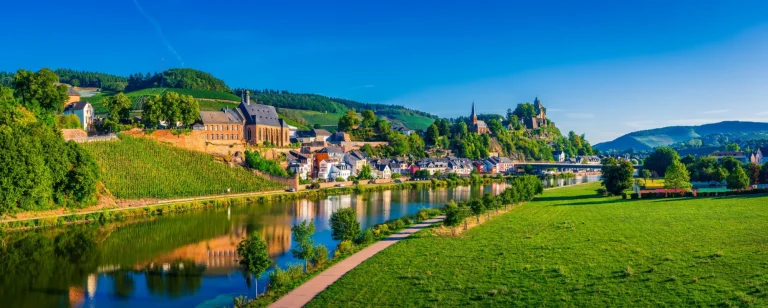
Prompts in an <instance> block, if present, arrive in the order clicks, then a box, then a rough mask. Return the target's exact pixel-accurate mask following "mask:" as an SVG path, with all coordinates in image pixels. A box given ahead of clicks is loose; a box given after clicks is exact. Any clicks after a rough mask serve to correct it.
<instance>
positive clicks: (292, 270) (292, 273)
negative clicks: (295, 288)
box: [268, 264, 304, 289]
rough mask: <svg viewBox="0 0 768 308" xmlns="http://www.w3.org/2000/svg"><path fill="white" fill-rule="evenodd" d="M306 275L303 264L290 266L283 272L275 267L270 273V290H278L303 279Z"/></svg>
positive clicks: (278, 267)
mask: <svg viewBox="0 0 768 308" xmlns="http://www.w3.org/2000/svg"><path fill="white" fill-rule="evenodd" d="M302 275H304V266H303V265H301V264H292V265H289V266H288V268H287V269H285V270H283V269H282V268H280V266H275V270H274V271H273V272H271V273H269V284H268V286H269V288H270V289H278V288H281V287H284V286H287V285H290V284H291V283H293V282H295V281H297V280H299V279H301V276H302Z"/></svg>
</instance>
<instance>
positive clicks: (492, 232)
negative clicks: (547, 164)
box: [308, 184, 768, 307]
mask: <svg viewBox="0 0 768 308" xmlns="http://www.w3.org/2000/svg"><path fill="white" fill-rule="evenodd" d="M598 185H599V184H588V185H583V186H576V187H570V188H562V189H555V190H550V191H547V192H545V193H544V195H543V196H541V197H538V198H537V199H536V200H535V201H533V202H530V203H528V204H525V205H522V206H519V207H517V208H515V209H513V210H512V211H510V212H509V213H507V214H505V215H502V216H499V217H497V218H495V219H493V220H491V221H489V222H486V223H485V224H483V225H481V226H478V227H476V228H473V229H470V230H468V231H466V232H465V233H463V234H462V236H460V237H456V238H452V237H435V236H431V235H428V234H426V233H424V232H422V233H420V234H417V236H416V237H414V238H411V239H407V240H404V241H401V242H399V243H398V244H396V245H394V246H392V247H390V248H388V249H386V250H385V251H383V252H381V253H379V254H377V255H376V256H374V257H373V258H371V259H369V260H368V261H366V262H364V263H363V264H361V265H360V266H358V267H357V268H356V269H354V270H353V271H351V272H350V273H348V274H347V275H345V276H344V277H342V278H341V280H339V281H338V282H336V283H335V284H334V285H332V286H331V287H330V288H328V289H327V290H326V291H324V292H323V293H321V294H320V295H319V296H318V297H316V298H315V299H314V300H313V301H312V302H310V304H309V305H308V306H309V307H318V306H320V307H324V306H340V305H341V306H352V307H363V306H398V307H401V306H405V307H411V306H583V307H612V306H635V307H636V306H714V305H721V306H765V305H766V304H768V285H767V284H768V237H766V236H765V235H766V234H768V224H767V223H766V221H768V196H765V195H763V196H747V197H721V198H699V199H661V200H659V199H655V200H621V199H617V198H616V197H600V196H596V195H595V193H594V190H595V189H596V188H597V187H598ZM419 235H420V236H419Z"/></svg>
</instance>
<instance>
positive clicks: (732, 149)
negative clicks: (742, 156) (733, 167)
mask: <svg viewBox="0 0 768 308" xmlns="http://www.w3.org/2000/svg"><path fill="white" fill-rule="evenodd" d="M725 150H726V151H728V152H738V151H739V150H741V147H740V146H739V144H738V143H729V144H727V145H725Z"/></svg>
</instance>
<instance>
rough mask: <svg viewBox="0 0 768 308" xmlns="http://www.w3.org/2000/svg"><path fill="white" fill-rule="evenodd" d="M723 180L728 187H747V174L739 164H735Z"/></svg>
mask: <svg viewBox="0 0 768 308" xmlns="http://www.w3.org/2000/svg"><path fill="white" fill-rule="evenodd" d="M725 182H726V186H727V187H728V188H729V189H744V188H747V187H749V176H747V173H746V172H744V168H742V167H741V165H736V167H734V168H733V171H732V172H731V174H729V175H728V178H727V179H726V180H725Z"/></svg>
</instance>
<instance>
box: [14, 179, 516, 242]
mask: <svg viewBox="0 0 768 308" xmlns="http://www.w3.org/2000/svg"><path fill="white" fill-rule="evenodd" d="M511 178H512V177H485V178H479V179H472V178H459V179H444V180H434V179H433V180H427V181H407V182H402V183H383V184H359V185H355V186H347V187H333V188H322V189H317V190H300V191H296V192H286V191H270V192H254V193H240V194H231V195H213V196H202V197H190V198H176V199H161V200H120V202H118V204H121V205H122V206H119V205H118V206H116V207H110V208H97V207H96V208H94V207H91V208H83V209H76V210H71V209H69V211H70V212H64V211H67V210H68V209H59V210H55V211H44V212H23V213H17V214H16V215H15V216H16V217H13V218H7V217H3V219H2V221H0V228H3V229H8V230H20V229H33V228H39V227H51V226H61V225H66V224H74V223H87V222H93V221H99V222H106V221H109V220H115V219H118V220H119V219H125V218H129V217H143V216H156V215H166V214H169V213H178V212H185V211H189V210H195V209H204V208H215V207H224V206H233V205H239V204H247V203H257V204H263V203H265V202H269V201H280V200H295V199H305V198H306V199H315V198H322V197H327V196H333V195H344V194H352V193H364V192H373V191H384V190H402V189H423V188H440V187H452V186H458V185H461V186H468V185H481V184H490V183H499V182H504V181H507V180H509V179H511ZM62 212H64V213H62Z"/></svg>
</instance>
